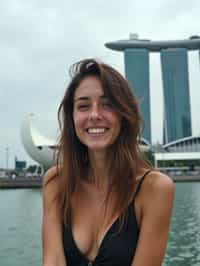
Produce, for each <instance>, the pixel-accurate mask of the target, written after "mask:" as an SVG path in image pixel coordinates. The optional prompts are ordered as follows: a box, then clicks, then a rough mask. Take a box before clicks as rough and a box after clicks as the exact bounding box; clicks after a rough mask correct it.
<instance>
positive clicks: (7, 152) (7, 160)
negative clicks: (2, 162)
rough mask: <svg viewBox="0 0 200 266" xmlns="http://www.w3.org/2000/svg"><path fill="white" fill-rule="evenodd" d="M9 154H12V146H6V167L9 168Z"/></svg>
mask: <svg viewBox="0 0 200 266" xmlns="http://www.w3.org/2000/svg"><path fill="white" fill-rule="evenodd" d="M9 156H10V148H9V147H6V169H7V170H8V166H9Z"/></svg>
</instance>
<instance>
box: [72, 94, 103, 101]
mask: <svg viewBox="0 0 200 266" xmlns="http://www.w3.org/2000/svg"><path fill="white" fill-rule="evenodd" d="M100 98H101V99H105V98H107V97H106V96H105V95H104V94H103V95H102V96H100ZM88 100H90V97H88V96H81V97H78V98H76V99H74V101H75V102H77V101H88Z"/></svg>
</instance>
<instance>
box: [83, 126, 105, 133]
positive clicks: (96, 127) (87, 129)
mask: <svg viewBox="0 0 200 266" xmlns="http://www.w3.org/2000/svg"><path fill="white" fill-rule="evenodd" d="M89 129H105V132H106V131H108V130H109V128H108V127H104V126H93V127H87V128H86V131H87V132H88V131H89ZM105 132H100V133H105ZM88 133H89V132H88ZM100 133H94V134H100ZM89 134H93V133H91V132H90V133H89Z"/></svg>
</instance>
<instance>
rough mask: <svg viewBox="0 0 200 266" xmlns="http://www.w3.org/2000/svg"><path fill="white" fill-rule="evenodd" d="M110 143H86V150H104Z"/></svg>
mask: <svg viewBox="0 0 200 266" xmlns="http://www.w3.org/2000/svg"><path fill="white" fill-rule="evenodd" d="M109 146H110V145H108V144H100V143H99V144H93V145H91V144H88V145H87V147H88V150H90V151H105V150H106V149H107V148H108V147H109Z"/></svg>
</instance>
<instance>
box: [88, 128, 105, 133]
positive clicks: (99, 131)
mask: <svg viewBox="0 0 200 266" xmlns="http://www.w3.org/2000/svg"><path fill="white" fill-rule="evenodd" d="M105 131H106V129H105V128H89V129H88V133H93V134H94V133H104V132H105Z"/></svg>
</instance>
